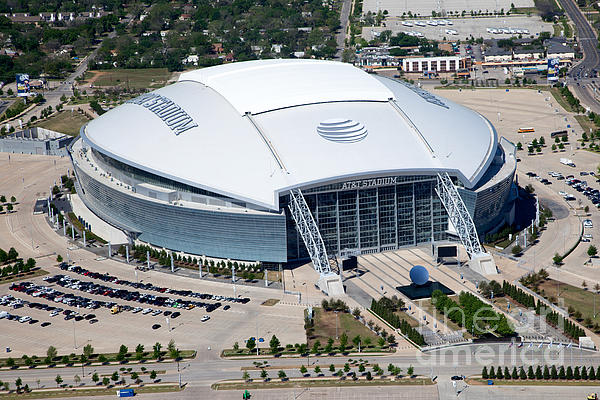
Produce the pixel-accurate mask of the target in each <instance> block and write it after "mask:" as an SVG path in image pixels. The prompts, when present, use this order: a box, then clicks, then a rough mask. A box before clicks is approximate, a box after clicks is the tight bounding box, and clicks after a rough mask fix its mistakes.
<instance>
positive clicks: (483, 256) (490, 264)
mask: <svg viewBox="0 0 600 400" xmlns="http://www.w3.org/2000/svg"><path fill="white" fill-rule="evenodd" d="M469 267H470V268H471V269H472V270H473V271H475V272H477V273H479V274H481V275H484V276H487V275H497V274H498V268H496V262H495V261H494V257H492V255H491V254H489V253H478V254H474V255H473V256H472V257H471V261H469Z"/></svg>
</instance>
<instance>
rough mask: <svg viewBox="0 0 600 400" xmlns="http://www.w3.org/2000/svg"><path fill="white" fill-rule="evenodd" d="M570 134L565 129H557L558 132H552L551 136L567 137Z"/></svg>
mask: <svg viewBox="0 0 600 400" xmlns="http://www.w3.org/2000/svg"><path fill="white" fill-rule="evenodd" d="M567 136H568V132H567V131H566V130H564V131H556V132H552V133H551V134H550V137H551V138H552V139H554V138H555V137H567Z"/></svg>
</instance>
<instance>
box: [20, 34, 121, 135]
mask: <svg viewBox="0 0 600 400" xmlns="http://www.w3.org/2000/svg"><path fill="white" fill-rule="evenodd" d="M115 35H116V32H115V31H113V32H110V33H109V34H108V37H109V38H112V37H114V36H115ZM99 49H100V45H99V46H98V47H97V48H96V49H94V50H93V51H92V52H91V53H90V54H88V55H87V56H86V57H85V58H84V59H83V60H82V61H81V63H79V65H78V66H77V68H75V71H73V73H71V74H70V75H69V76H68V77H67V78H65V80H64V81H63V82H61V84H60V85H58V86H57V87H56V88H54V89H52V90H49V91H47V92H44V98H45V99H46V101H45V102H44V103H43V104H42V105H41V106H38V107H34V108H33V109H31V110H30V111H29V112H27V113H26V114H25V115H23V116H21V117H20V118H19V119H20V120H21V121H23V122H27V121H29V120H30V119H31V117H33V116H34V115H35V116H36V117H37V118H40V116H41V113H42V110H43V109H44V108H47V107H48V106H52V108H53V109H56V106H57V105H59V104H60V102H61V101H60V98H61V97H62V96H63V95H64V96H66V97H70V96H72V95H73V87H74V83H75V79H76V78H78V77H80V76H82V75H83V74H84V73H85V71H87V69H88V65H89V63H90V61H92V60H93V59H94V58H95V57H96V54H98V50H99ZM10 124H11V125H13V126H14V127H15V128H17V129H18V128H19V122H18V119H17V120H14V121H12V122H11V123H10Z"/></svg>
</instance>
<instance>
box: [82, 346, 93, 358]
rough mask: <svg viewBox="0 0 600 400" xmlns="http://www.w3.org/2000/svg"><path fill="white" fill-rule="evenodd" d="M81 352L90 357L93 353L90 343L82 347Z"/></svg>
mask: <svg viewBox="0 0 600 400" xmlns="http://www.w3.org/2000/svg"><path fill="white" fill-rule="evenodd" d="M83 354H84V355H85V356H86V357H87V358H91V357H92V355H93V354H94V348H93V347H92V345H91V344H89V343H88V344H86V345H85V346H84V347H83Z"/></svg>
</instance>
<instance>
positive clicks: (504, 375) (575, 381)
mask: <svg viewBox="0 0 600 400" xmlns="http://www.w3.org/2000/svg"><path fill="white" fill-rule="evenodd" d="M599 378H600V373H598V374H597V373H596V371H595V369H594V367H593V366H591V367H587V366H585V365H583V366H578V365H577V366H575V367H572V366H570V365H569V366H567V367H565V366H564V365H561V366H559V367H557V366H556V365H552V366H548V365H545V366H544V367H542V366H541V365H538V366H535V367H534V366H532V365H530V366H528V367H527V366H521V367H519V368H517V367H516V366H513V367H512V372H511V370H510V369H509V367H506V366H505V367H504V368H502V366H499V367H497V368H496V370H494V367H493V366H492V367H490V369H489V370H488V368H487V367H483V370H482V371H481V375H475V376H471V377H469V378H467V383H468V384H470V385H489V384H490V383H489V382H490V381H491V382H492V383H493V384H494V385H548V386H552V385H554V386H565V385H566V386H569V385H572V386H598V382H599Z"/></svg>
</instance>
